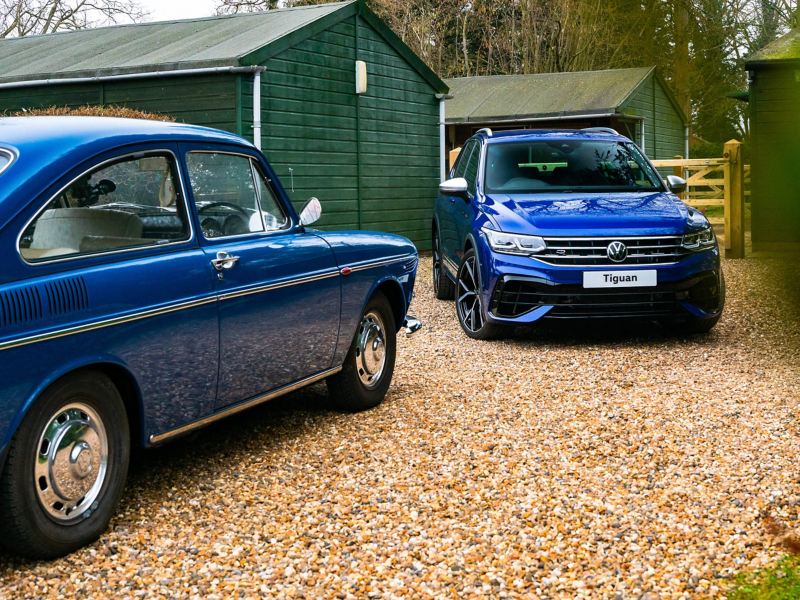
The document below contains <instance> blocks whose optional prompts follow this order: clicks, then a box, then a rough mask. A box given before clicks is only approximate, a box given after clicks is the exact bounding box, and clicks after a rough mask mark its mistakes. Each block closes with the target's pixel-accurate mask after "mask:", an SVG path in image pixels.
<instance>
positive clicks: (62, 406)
mask: <svg viewBox="0 0 800 600" xmlns="http://www.w3.org/2000/svg"><path fill="white" fill-rule="evenodd" d="M129 459H130V432H129V429H128V417H127V414H126V412H125V406H124V405H123V403H122V398H121V397H120V395H119V391H118V390H117V388H116V387H115V386H114V384H113V383H112V382H111V380H109V379H108V377H106V376H105V375H103V374H102V373H98V372H94V371H86V372H82V373H78V374H75V375H72V376H68V377H65V378H64V379H62V380H61V381H58V382H57V383H55V384H53V385H52V386H51V387H50V388H49V389H48V390H47V391H46V392H45V393H44V394H42V396H41V397H40V398H39V400H38V401H37V402H36V404H35V405H34V406H33V407H32V408H31V409H30V411H29V412H28V414H27V415H26V417H25V420H24V421H23V422H22V424H21V425H20V428H19V429H18V430H17V433H16V434H15V436H14V438H13V440H12V441H11V445H10V446H9V453H8V459H7V461H6V465H5V469H4V471H3V475H2V478H0V544H2V545H3V546H4V547H5V548H6V549H7V550H8V551H10V552H12V553H14V554H19V555H23V556H27V557H30V558H37V559H51V558H57V557H59V556H63V555H65V554H68V553H69V552H72V551H73V550H77V549H78V548H80V547H82V546H85V545H86V544H89V543H91V542H93V541H94V540H96V539H97V538H98V537H99V536H100V535H101V534H102V533H103V532H104V531H105V530H106V527H107V526H108V522H109V521H110V519H111V516H112V515H113V514H114V510H115V509H116V505H117V502H118V501H119V498H120V496H121V495H122V490H123V488H124V485H125V478H126V477H127V474H128V462H129Z"/></svg>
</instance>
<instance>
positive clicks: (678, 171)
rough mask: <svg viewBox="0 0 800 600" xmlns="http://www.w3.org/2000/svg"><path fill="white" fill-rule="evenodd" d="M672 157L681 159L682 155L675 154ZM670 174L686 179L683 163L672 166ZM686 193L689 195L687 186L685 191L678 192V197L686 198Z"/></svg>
mask: <svg viewBox="0 0 800 600" xmlns="http://www.w3.org/2000/svg"><path fill="white" fill-rule="evenodd" d="M672 158H674V159H675V160H683V156H681V155H680V154H677V155H675V156H673V157H672ZM672 174H673V175H675V176H676V177H680V178H681V179H688V178H687V177H686V171H685V169H684V168H683V165H675V166H674V167H672ZM688 195H689V188H688V187H687V188H686V191H684V192H683V193H682V194H678V197H679V198H680V199H681V200H686V198H687V196H688Z"/></svg>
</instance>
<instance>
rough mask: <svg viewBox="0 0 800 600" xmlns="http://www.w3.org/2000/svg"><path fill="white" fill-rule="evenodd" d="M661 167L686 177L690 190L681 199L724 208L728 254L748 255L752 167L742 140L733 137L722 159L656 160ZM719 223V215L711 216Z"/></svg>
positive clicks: (677, 158)
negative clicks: (747, 213) (744, 157)
mask: <svg viewBox="0 0 800 600" xmlns="http://www.w3.org/2000/svg"><path fill="white" fill-rule="evenodd" d="M652 162H653V164H654V165H655V166H656V167H657V168H659V169H669V168H671V169H672V170H673V174H675V175H677V176H678V177H682V178H683V179H685V180H686V192H685V193H684V194H681V198H682V199H683V200H684V201H685V202H686V203H687V204H689V205H691V206H696V207H698V208H701V209H703V208H709V207H721V208H722V209H723V218H722V219H721V221H722V222H723V223H724V226H725V256H726V257H728V258H743V257H744V201H745V196H749V193H748V192H747V191H746V190H748V189H749V187H750V186H749V178H750V166H749V165H745V164H744V162H743V160H742V143H741V142H739V141H737V140H731V141H730V142H728V143H726V144H725V147H724V151H723V156H722V157H721V158H690V159H684V158H681V157H676V158H674V159H669V160H654V161H652ZM710 221H711V222H712V224H719V222H720V219H719V218H711V219H710Z"/></svg>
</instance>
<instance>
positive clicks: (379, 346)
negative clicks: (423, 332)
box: [327, 292, 397, 412]
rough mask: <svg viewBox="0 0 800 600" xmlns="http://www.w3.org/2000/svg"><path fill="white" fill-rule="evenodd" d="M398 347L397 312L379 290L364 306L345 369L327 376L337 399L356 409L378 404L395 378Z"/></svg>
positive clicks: (347, 406)
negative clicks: (395, 317)
mask: <svg viewBox="0 0 800 600" xmlns="http://www.w3.org/2000/svg"><path fill="white" fill-rule="evenodd" d="M396 349H397V326H396V325H395V319H394V313H393V312H392V307H391V305H390V304H389V301H388V300H387V299H386V296H384V295H383V294H382V293H380V292H377V293H376V294H375V295H374V296H373V297H372V299H371V300H370V301H369V303H367V306H366V308H365V309H364V314H363V315H362V316H361V322H360V323H359V326H358V329H357V330H356V335H355V337H354V338H353V343H352V344H351V345H350V350H349V351H348V353H347V356H346V357H345V359H344V365H343V368H342V370H341V371H340V372H339V373H337V374H336V375H333V376H332V377H329V378H328V380H327V383H328V391H329V392H330V395H331V400H332V401H333V403H334V404H335V405H336V406H337V407H339V408H340V409H342V410H347V411H353V412H355V411H360V410H366V409H368V408H373V407H375V406H378V405H379V404H380V403H381V402H382V401H383V399H384V397H385V396H386V392H387V391H388V390H389V384H391V382H392V374H393V373H394V361H395V353H396Z"/></svg>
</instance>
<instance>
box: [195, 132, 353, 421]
mask: <svg viewBox="0 0 800 600" xmlns="http://www.w3.org/2000/svg"><path fill="white" fill-rule="evenodd" d="M187 149H188V152H187V153H186V154H185V156H186V167H187V171H188V175H189V181H190V183H191V188H192V194H193V198H194V203H195V208H196V213H197V217H198V220H199V225H200V230H201V231H202V235H203V242H202V243H203V249H204V251H205V253H206V258H207V260H208V268H209V269H210V270H211V271H212V272H213V273H214V277H215V281H216V285H217V293H218V296H219V315H220V318H219V323H220V361H219V369H220V370H219V386H218V392H217V406H218V407H220V406H226V405H229V404H233V403H236V402H239V401H241V400H246V399H248V398H251V397H254V396H257V395H259V394H262V393H264V392H267V391H269V390H272V389H275V388H278V387H281V386H284V385H287V384H290V383H293V382H295V381H298V380H301V379H304V378H306V377H309V376H312V375H316V374H318V373H321V372H323V371H326V370H328V369H330V368H331V363H332V360H333V353H334V350H335V348H336V342H337V338H338V334H339V317H340V306H341V283H340V274H339V270H338V268H337V264H336V260H335V257H334V255H333V251H332V250H331V248H330V246H329V245H328V243H327V242H325V241H324V240H323V239H322V238H321V237H319V236H317V235H315V234H314V233H310V232H306V231H304V230H303V229H302V228H301V227H300V226H299V224H298V223H293V222H292V219H291V218H290V216H289V213H288V211H287V210H286V207H285V205H284V204H283V202H282V200H281V198H280V196H279V195H278V194H277V193H276V189H275V187H274V186H273V185H272V184H271V181H270V179H269V178H268V177H267V176H266V175H265V168H264V166H263V164H261V161H259V160H258V159H257V158H256V157H255V156H249V155H246V154H237V153H235V152H232V151H218V150H217V151H214V150H209V149H192V148H187Z"/></svg>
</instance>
